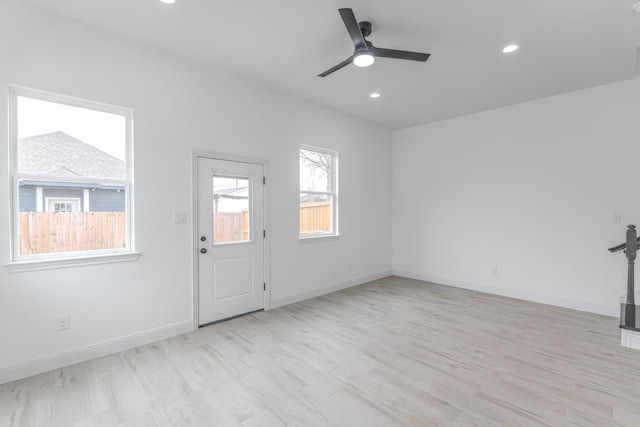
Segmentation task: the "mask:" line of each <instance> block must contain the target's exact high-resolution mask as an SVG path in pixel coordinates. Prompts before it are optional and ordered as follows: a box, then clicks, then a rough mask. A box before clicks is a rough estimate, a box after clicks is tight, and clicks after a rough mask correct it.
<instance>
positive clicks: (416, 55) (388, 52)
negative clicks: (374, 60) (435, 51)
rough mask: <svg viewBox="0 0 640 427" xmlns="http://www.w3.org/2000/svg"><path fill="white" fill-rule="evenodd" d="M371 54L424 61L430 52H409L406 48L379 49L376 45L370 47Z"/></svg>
mask: <svg viewBox="0 0 640 427" xmlns="http://www.w3.org/2000/svg"><path fill="white" fill-rule="evenodd" d="M371 50H372V51H373V56H379V57H381V58H395V59H408V60H409V61H422V62H425V61H426V60H427V59H429V57H430V56H431V54H429V53H421V52H409V51H406V50H396V49H381V48H378V47H372V48H371Z"/></svg>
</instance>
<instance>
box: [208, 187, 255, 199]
mask: <svg viewBox="0 0 640 427" xmlns="http://www.w3.org/2000/svg"><path fill="white" fill-rule="evenodd" d="M213 195H214V196H217V197H219V198H224V199H248V198H249V188H248V187H240V188H224V189H222V190H215V191H214V192H213Z"/></svg>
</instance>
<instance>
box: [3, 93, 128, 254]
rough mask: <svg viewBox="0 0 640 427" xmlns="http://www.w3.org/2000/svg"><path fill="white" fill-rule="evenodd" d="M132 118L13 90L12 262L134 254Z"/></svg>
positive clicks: (82, 103) (55, 97)
mask: <svg viewBox="0 0 640 427" xmlns="http://www.w3.org/2000/svg"><path fill="white" fill-rule="evenodd" d="M131 121H132V119H131V111H130V110H128V109H126V108H120V107H113V106H108V105H103V104H98V103H95V102H91V101H84V100H79V99H75V98H69V97H65V96H62V95H54V94H49V93H44V92H39V91H35V90H30V89H24V88H15V87H13V88H11V90H10V142H11V146H10V148H11V166H10V168H11V171H10V172H11V180H12V200H11V205H12V211H13V233H12V237H13V238H12V255H13V256H12V260H13V261H26V260H39V259H40V260H48V259H54V258H78V257H82V256H86V255H100V254H114V253H131V252H133V243H132V242H133V239H132V237H133V236H132V235H131V230H132V227H131V222H132V217H131V206H132V200H131V194H132V185H131Z"/></svg>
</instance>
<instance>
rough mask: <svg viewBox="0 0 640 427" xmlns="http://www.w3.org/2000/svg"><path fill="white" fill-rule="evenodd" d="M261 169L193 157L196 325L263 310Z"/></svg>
mask: <svg viewBox="0 0 640 427" xmlns="http://www.w3.org/2000/svg"><path fill="white" fill-rule="evenodd" d="M263 176H264V166H263V165H261V164H254V163H244V162H235V161H228V160H219V159H210V158H204V157H198V324H199V325H201V326H202V325H205V324H208V323H211V322H215V321H217V320H221V319H226V318H228V317H233V316H237V315H239V314H244V313H248V312H251V311H256V310H260V309H263V308H264V287H263V286H264V285H263V284H264V234H263V233H264V186H263V182H264V181H263Z"/></svg>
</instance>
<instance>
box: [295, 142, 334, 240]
mask: <svg viewBox="0 0 640 427" xmlns="http://www.w3.org/2000/svg"><path fill="white" fill-rule="evenodd" d="M300 150H307V151H314V152H316V153H321V154H328V155H330V156H331V176H330V177H329V179H330V182H331V191H328V192H324V191H304V190H302V188H300ZM338 188H339V186H338V152H337V151H334V150H329V149H326V148H320V147H315V146H312V145H300V146H299V147H298V194H299V195H300V194H319V195H328V196H330V197H331V198H332V201H333V202H332V203H331V230H330V231H328V232H315V233H304V234H303V233H300V202H299V196H298V234H299V239H300V241H305V240H306V241H311V240H314V239H323V238H329V239H331V238H337V237H339V236H340V233H339V227H338V224H339V221H338V216H339V215H338V212H339V210H338Z"/></svg>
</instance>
